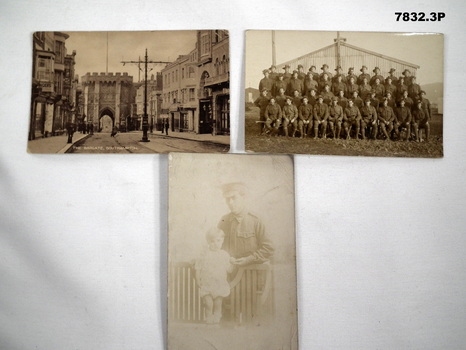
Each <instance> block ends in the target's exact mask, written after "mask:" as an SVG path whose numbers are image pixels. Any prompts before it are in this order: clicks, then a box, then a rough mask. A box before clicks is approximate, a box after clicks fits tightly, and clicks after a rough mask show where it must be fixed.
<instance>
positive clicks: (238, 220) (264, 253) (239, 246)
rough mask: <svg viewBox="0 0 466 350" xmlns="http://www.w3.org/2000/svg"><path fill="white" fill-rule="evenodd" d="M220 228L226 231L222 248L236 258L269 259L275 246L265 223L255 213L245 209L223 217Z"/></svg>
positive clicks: (260, 261) (259, 260)
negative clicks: (239, 212) (238, 213)
mask: <svg viewBox="0 0 466 350" xmlns="http://www.w3.org/2000/svg"><path fill="white" fill-rule="evenodd" d="M218 228H219V229H221V230H222V231H223V232H224V233H225V240H224V241H223V246H222V249H224V250H225V251H227V252H228V253H229V254H230V256H232V257H234V258H237V259H238V258H244V257H251V259H252V263H263V262H266V261H268V260H269V259H270V258H271V257H272V255H273V252H274V247H273V244H272V242H271V240H270V239H269V237H268V236H267V234H266V232H265V227H264V224H263V223H262V220H260V219H259V217H258V216H256V215H255V214H253V213H251V212H248V211H245V212H243V213H242V214H240V215H234V214H233V213H229V214H227V215H225V216H223V217H222V219H221V220H220V222H219V223H218Z"/></svg>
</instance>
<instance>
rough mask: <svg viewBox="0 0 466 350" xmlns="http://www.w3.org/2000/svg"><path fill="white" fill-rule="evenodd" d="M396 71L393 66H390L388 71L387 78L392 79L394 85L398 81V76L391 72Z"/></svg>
mask: <svg viewBox="0 0 466 350" xmlns="http://www.w3.org/2000/svg"><path fill="white" fill-rule="evenodd" d="M395 72H396V69H395V68H390V71H389V72H388V76H387V79H388V78H390V79H392V84H393V85H396V84H397V83H398V78H397V77H396V76H395V75H394V74H393V73H395Z"/></svg>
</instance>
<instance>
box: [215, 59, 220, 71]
mask: <svg viewBox="0 0 466 350" xmlns="http://www.w3.org/2000/svg"><path fill="white" fill-rule="evenodd" d="M215 71H216V73H217V75H219V74H220V63H219V61H218V57H217V59H216V60H215Z"/></svg>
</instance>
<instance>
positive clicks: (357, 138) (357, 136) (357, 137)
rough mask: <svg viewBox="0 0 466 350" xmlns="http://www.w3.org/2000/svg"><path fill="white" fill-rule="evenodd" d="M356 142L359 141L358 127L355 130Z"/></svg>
mask: <svg viewBox="0 0 466 350" xmlns="http://www.w3.org/2000/svg"><path fill="white" fill-rule="evenodd" d="M363 130H364V129H363ZM356 140H359V126H358V127H357V128H356Z"/></svg>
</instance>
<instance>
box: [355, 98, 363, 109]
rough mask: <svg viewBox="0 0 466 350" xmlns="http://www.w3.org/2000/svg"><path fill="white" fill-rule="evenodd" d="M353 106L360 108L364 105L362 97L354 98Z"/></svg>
mask: <svg viewBox="0 0 466 350" xmlns="http://www.w3.org/2000/svg"><path fill="white" fill-rule="evenodd" d="M353 103H354V105H353V107H357V108H358V109H359V108H361V107H362V106H364V101H363V100H362V98H360V97H356V98H353Z"/></svg>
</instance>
